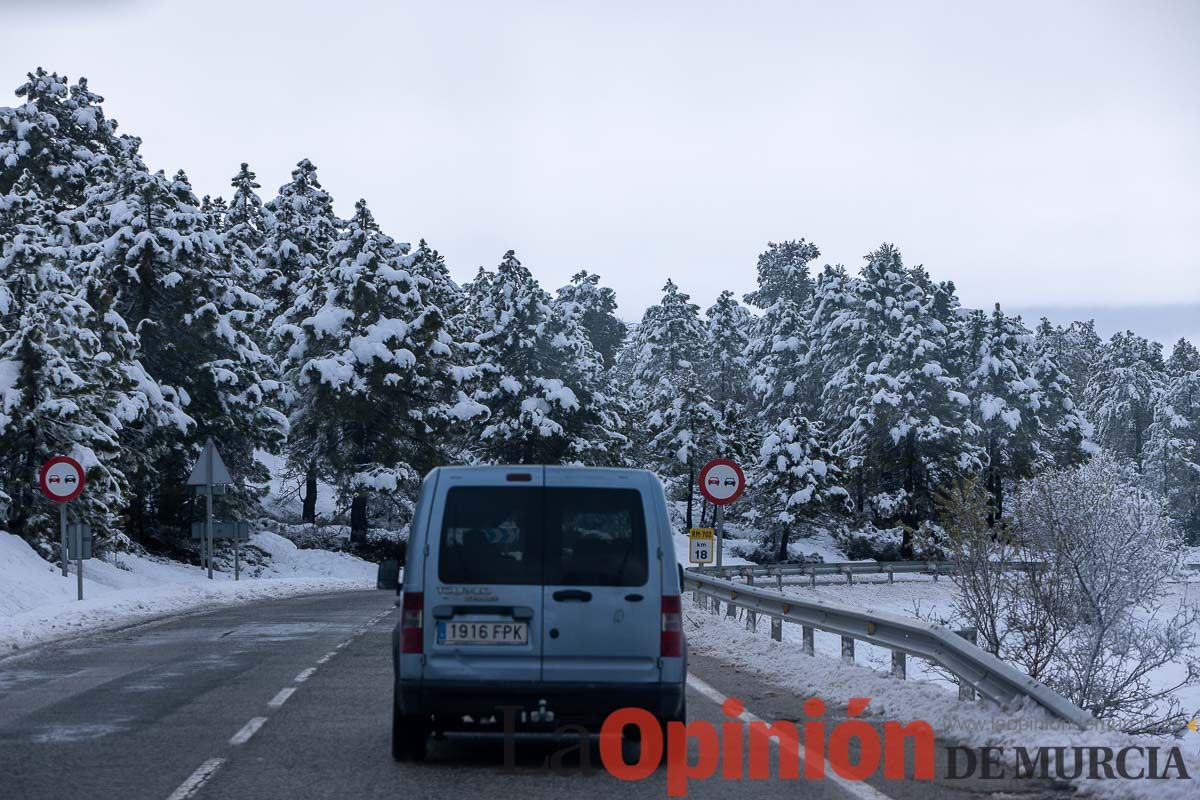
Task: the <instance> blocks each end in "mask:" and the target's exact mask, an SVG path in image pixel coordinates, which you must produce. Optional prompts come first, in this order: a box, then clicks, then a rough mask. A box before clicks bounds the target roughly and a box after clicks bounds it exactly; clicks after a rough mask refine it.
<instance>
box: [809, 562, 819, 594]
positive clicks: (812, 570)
mask: <svg viewBox="0 0 1200 800" xmlns="http://www.w3.org/2000/svg"><path fill="white" fill-rule="evenodd" d="M808 585H809V587H810V588H812V589H815V588H817V568H816V567H809V568H808Z"/></svg>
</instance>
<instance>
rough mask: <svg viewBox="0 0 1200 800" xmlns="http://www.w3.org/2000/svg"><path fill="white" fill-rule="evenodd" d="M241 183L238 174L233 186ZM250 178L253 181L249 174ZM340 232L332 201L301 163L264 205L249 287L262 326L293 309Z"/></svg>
mask: <svg viewBox="0 0 1200 800" xmlns="http://www.w3.org/2000/svg"><path fill="white" fill-rule="evenodd" d="M240 177H241V173H239V176H238V177H237V178H234V181H235V183H237V182H238V178H240ZM250 177H251V180H253V174H251V176H250ZM243 185H245V186H246V187H247V188H248V189H250V190H253V188H254V187H252V186H250V185H249V184H248V183H244V182H243ZM341 227H342V222H341V220H339V219H338V217H337V215H336V214H334V212H333V198H332V197H330V195H329V193H328V192H326V191H325V190H324V189H323V188H321V182H320V181H319V180H318V179H317V168H316V167H315V166H313V163H312V162H311V161H309V160H308V159H307V158H305V159H302V160H301V161H300V162H299V163H298V164H297V165H296V168H295V169H294V170H292V179H291V180H290V181H289V182H287V183H285V184H284V185H283V186H281V187H279V194H278V195H277V196H276V197H275V198H274V199H273V200H271V201H270V202H269V203H267V205H266V218H265V220H264V230H263V233H264V238H263V242H262V244H261V245H260V246H259V248H258V254H257V262H258V267H257V269H256V270H255V272H254V274H253V282H252V284H251V286H250V289H251V290H252V291H253V292H254V294H255V295H257V296H258V297H259V298H260V299H261V300H262V302H263V312H262V316H263V320H264V321H266V322H268V323H270V322H272V321H273V320H274V318H275V316H276V315H278V314H281V313H283V312H284V311H286V310H287V309H289V308H290V307H291V306H292V303H293V302H294V301H295V300H296V293H297V287H298V286H299V285H300V283H301V282H302V281H303V280H304V279H305V278H306V277H307V276H308V275H309V274H310V273H311V272H312V271H314V270H318V269H321V268H322V267H323V266H324V265H325V264H326V262H327V261H328V258H329V250H330V248H332V247H333V243H334V242H335V241H336V240H337V239H338V232H339V230H340V228H341Z"/></svg>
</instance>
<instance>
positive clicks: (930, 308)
mask: <svg viewBox="0 0 1200 800" xmlns="http://www.w3.org/2000/svg"><path fill="white" fill-rule="evenodd" d="M866 260H867V265H866V266H865V267H864V268H863V272H862V276H861V278H860V279H859V280H858V281H857V282H856V283H855V289H856V301H855V307H854V312H855V313H854V316H853V318H850V319H847V320H844V321H843V323H842V330H844V331H854V332H855V333H856V334H857V342H856V347H855V352H854V353H853V356H852V357H851V358H850V359H849V360H848V361H847V362H846V363H847V367H846V368H845V369H844V370H842V371H840V372H838V373H835V380H836V378H837V376H843V377H844V378H845V379H846V380H845V383H844V384H841V385H837V384H834V385H829V386H827V387H826V389H827V391H831V392H832V393H833V395H834V396H835V398H838V397H841V398H846V400H848V402H846V400H842V401H841V402H846V405H845V407H846V408H847V409H848V418H849V420H850V423H849V425H848V426H847V427H846V428H845V429H844V430H843V431H842V432H841V435H840V437H839V441H838V449H839V452H841V453H843V454H844V455H845V457H847V459H848V460H849V464H850V467H851V476H850V483H851V492H852V495H853V496H854V499H855V502H856V506H857V507H858V508H860V509H861V510H863V511H864V512H866V513H868V514H870V516H871V517H872V518H873V520H874V521H876V523H878V524H882V525H894V524H896V523H903V524H904V526H905V537H904V547H905V549H908V548H910V547H911V541H910V532H911V530H912V529H915V528H916V527H917V526H919V525H920V524H921V523H922V522H925V521H928V520H932V519H934V516H935V507H934V497H935V495H936V492H937V490H938V488H939V487H942V486H946V485H949V484H950V483H952V482H953V481H954V480H957V479H959V478H961V477H962V476H963V475H965V474H972V473H974V472H977V471H978V470H979V469H980V468H981V467H982V463H981V453H980V449H979V447H978V446H977V445H976V444H975V443H974V436H975V434H976V429H975V426H974V425H973V423H972V422H971V420H970V417H969V408H968V404H969V401H968V398H967V396H966V395H965V394H963V393H962V392H961V391H960V390H959V381H958V379H957V378H956V377H955V376H954V375H952V374H951V372H950V370H949V369H948V368H947V366H946V365H947V364H949V363H950V361H951V360H952V353H951V352H950V346H949V345H950V343H949V331H948V330H947V328H946V326H945V324H944V323H943V322H942V321H941V320H939V319H938V318H937V316H936V315H935V313H934V312H935V310H936V308H935V300H936V299H937V298H936V296H935V295H931V294H930V293H929V292H927V291H926V290H925V289H924V288H923V285H924V284H925V283H926V276H925V274H924V271H923V270H918V271H917V272H914V271H911V270H908V269H906V268H905V267H904V264H903V262H902V260H901V256H900V252H899V250H897V249H896V248H895V247H894V246H892V245H889V244H885V245H883V246H881V247H880V248H879V249H878V250H876V251H874V252H873V253H870V254H868V256H867V257H866Z"/></svg>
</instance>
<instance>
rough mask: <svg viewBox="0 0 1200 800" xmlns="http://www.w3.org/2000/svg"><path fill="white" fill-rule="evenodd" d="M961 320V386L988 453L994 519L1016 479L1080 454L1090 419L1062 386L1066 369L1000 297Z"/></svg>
mask: <svg viewBox="0 0 1200 800" xmlns="http://www.w3.org/2000/svg"><path fill="white" fill-rule="evenodd" d="M962 327H963V329H964V331H965V337H964V342H963V345H964V347H963V350H964V352H963V354H962V356H961V357H962V358H964V359H965V362H964V364H963V368H962V375H963V391H964V392H965V393H966V394H967V396H968V397H969V398H970V401H971V419H972V421H973V422H974V424H975V427H976V428H977V430H978V432H979V433H978V441H979V443H980V445H981V446H982V448H983V450H984V454H985V456H986V460H985V466H984V471H983V482H984V487H985V488H986V489H987V491H988V494H989V495H990V497H991V504H990V505H991V509H990V514H989V522H995V521H996V520H997V519H999V518H1000V517H1001V516H1003V514H1004V499H1005V491H1006V489H1008V488H1009V487H1011V486H1012V485H1013V484H1014V482H1015V481H1018V480H1023V479H1025V478H1029V477H1032V476H1033V475H1034V474H1036V473H1037V472H1040V471H1041V470H1043V469H1047V468H1049V467H1052V466H1055V465H1056V464H1061V465H1063V466H1066V465H1069V464H1071V463H1078V461H1079V460H1081V459H1082V457H1083V449H1082V431H1083V429H1084V427H1085V426H1084V424H1083V422H1082V420H1081V419H1080V418H1079V416H1078V414H1076V413H1075V411H1074V404H1073V403H1072V402H1071V400H1070V398H1069V396H1067V395H1066V393H1065V391H1064V387H1065V384H1064V383H1063V381H1064V380H1065V376H1060V374H1059V373H1058V370H1057V369H1056V368H1055V367H1054V365H1053V362H1051V361H1050V360H1049V358H1048V356H1042V357H1039V356H1038V354H1037V352H1036V349H1035V347H1034V336H1033V334H1032V333H1031V332H1030V331H1029V329H1028V328H1026V327H1025V325H1024V324H1023V323H1022V322H1021V320H1020V318H1018V317H1010V316H1008V315H1006V314H1005V313H1004V312H1003V311H1001V310H1000V304H999V303H997V304H996V306H995V309H994V310H993V311H992V313H991V314H984V313H983V312H982V311H973V312H970V313H969V314H968V315H967V317H966V320H965V322H964V323H963V326H962ZM1042 380H1048V381H1049V382H1048V383H1047V384H1046V385H1043V383H1042ZM1072 449H1074V450H1075V452H1074V453H1072V452H1071V451H1072Z"/></svg>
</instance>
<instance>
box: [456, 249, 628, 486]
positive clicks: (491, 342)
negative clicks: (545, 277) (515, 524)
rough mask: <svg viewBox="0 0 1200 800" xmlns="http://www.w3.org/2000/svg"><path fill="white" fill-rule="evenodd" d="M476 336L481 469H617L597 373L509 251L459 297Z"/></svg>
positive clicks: (588, 348)
mask: <svg viewBox="0 0 1200 800" xmlns="http://www.w3.org/2000/svg"><path fill="white" fill-rule="evenodd" d="M467 294H468V298H469V302H470V303H471V309H472V310H471V312H470V313H471V314H472V316H474V317H476V318H477V320H478V322H477V324H478V325H479V328H480V332H479V334H478V335H477V336H476V337H475V343H476V345H477V346H478V352H477V353H476V358H477V363H476V368H477V370H476V377H475V381H474V391H473V394H472V399H474V400H475V401H476V402H477V403H480V404H482V405H484V406H486V407H487V408H488V409H489V411H490V414H489V416H488V417H487V419H486V421H484V422H483V423H482V424H481V428H480V432H479V442H478V448H477V451H478V453H479V456H480V457H481V458H482V459H484V460H486V461H490V462H501V463H503V462H506V461H511V462H516V463H521V464H537V463H550V464H557V463H567V464H573V463H579V464H616V463H620V462H621V459H622V454H623V450H624V448H625V445H626V441H627V440H626V437H625V435H624V433H623V432H622V429H623V427H624V423H623V421H622V420H621V418H620V417H619V415H618V414H616V413H615V412H614V409H613V406H612V404H611V403H610V401H609V398H608V396H607V394H606V393H605V391H604V386H603V365H602V362H601V359H600V356H599V354H598V353H597V352H596V350H595V349H594V348H593V347H592V344H591V341H590V340H589V339H588V336H587V333H586V331H584V329H583V328H582V327H581V326H580V325H579V324H578V321H577V320H576V319H575V317H574V316H572V315H569V314H565V313H563V312H562V310H560V309H558V308H556V307H555V305H554V303H553V302H552V301H551V299H550V296H549V294H548V293H547V292H545V291H544V290H543V289H542V288H541V286H539V285H538V282H537V281H536V280H535V279H534V278H533V276H532V275H531V274H530V272H529V270H528V269H526V268H525V267H524V266H523V265H522V264H521V262H520V261H519V260H518V259H517V257H516V255H515V254H514V253H513V251H511V250H510V251H508V252H507V253H505V255H504V259H503V260H502V261H501V262H500V265H499V267H498V268H497V269H496V272H495V273H494V274H493V273H488V272H486V271H484V270H480V274H479V275H478V276H477V278H476V280H475V281H473V282H472V283H471V284H470V286H469V287H468V289H467Z"/></svg>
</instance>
